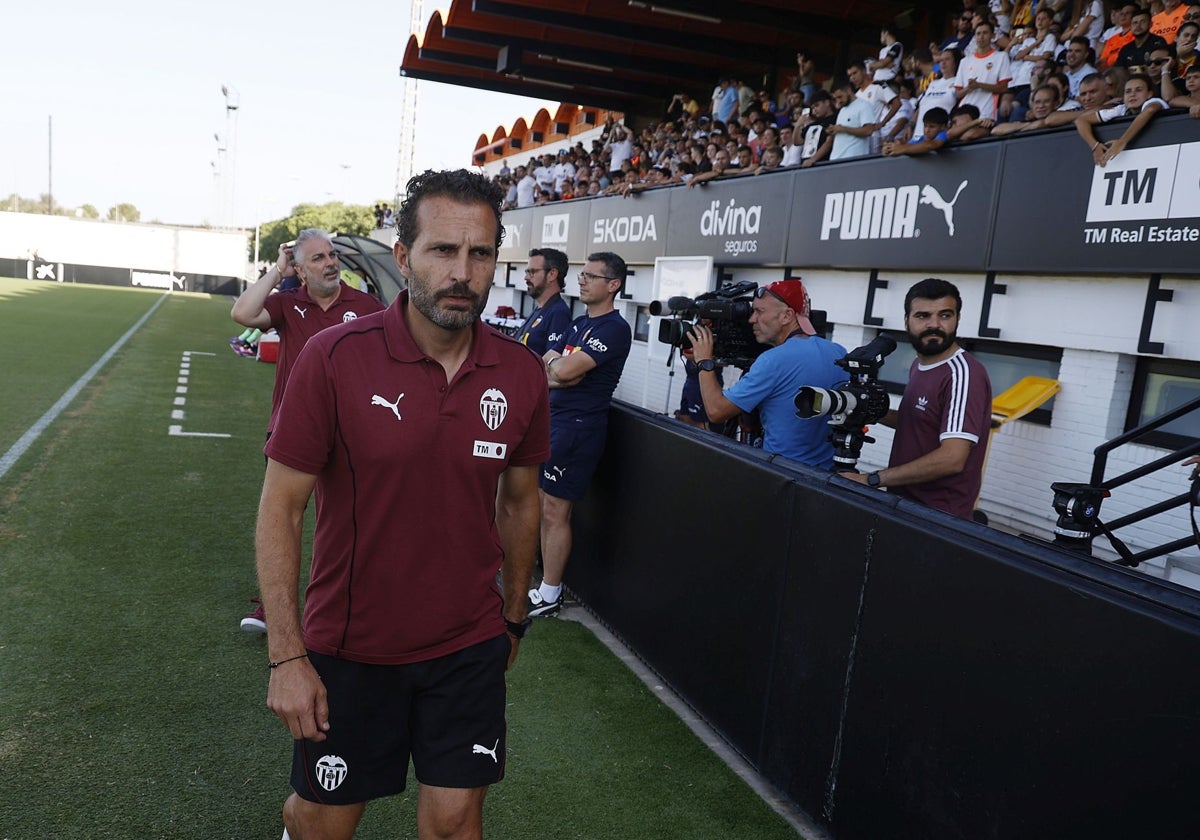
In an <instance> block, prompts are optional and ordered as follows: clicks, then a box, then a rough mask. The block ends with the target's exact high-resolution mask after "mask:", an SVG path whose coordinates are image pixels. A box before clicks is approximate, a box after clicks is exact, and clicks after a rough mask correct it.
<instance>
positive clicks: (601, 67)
mask: <svg viewBox="0 0 1200 840" xmlns="http://www.w3.org/2000/svg"><path fill="white" fill-rule="evenodd" d="M961 8H962V6H961V3H953V2H949V0H942V2H935V3H928V4H922V5H921V6H920V7H918V6H917V5H916V4H914V3H912V2H897V0H850V2H814V0H737V2H729V0H721V2H718V1H717V0H646V2H640V0H453V2H452V3H451V4H450V7H449V9H448V10H445V11H443V10H439V11H437V12H435V13H434V15H433V17H432V18H431V20H430V22H429V24H428V26H427V27H426V29H425V33H424V35H423V37H421V38H418V37H416V36H415V35H414V36H411V37H410V38H409V40H408V44H407V47H406V49H405V51H404V59H403V63H402V64H401V67H400V72H401V75H403V76H410V77H413V78H416V79H424V80H429V81H437V82H444V83H447V84H452V85H462V86H465V87H471V88H478V89H483V90H494V91H498V92H503V93H512V94H518V95H522V96H532V97H536V98H540V99H551V100H558V101H561V102H572V103H575V104H579V105H585V106H591V107H598V108H605V109H608V110H614V111H622V112H626V113H633V114H644V115H655V116H656V115H658V114H659V113H661V111H662V109H663V107H664V104H665V103H666V102H667V101H668V100H669V99H670V98H671V96H672V95H673V94H674V93H676V92H678V91H680V90H685V91H688V92H689V93H691V94H692V96H694V97H696V98H697V99H698V100H700V101H701V102H702V104H703V100H704V99H705V98H706V97H707V94H708V92H709V91H710V90H711V89H712V86H713V84H714V83H715V82H716V81H717V79H718V78H719V77H721V76H725V75H730V76H735V77H741V78H743V79H744V80H745V81H746V83H747V84H750V85H751V86H754V87H759V86H763V85H766V86H767V87H768V88H772V87H775V86H776V85H777V84H778V78H777V76H778V74H779V73H781V72H787V71H789V70H793V71H794V68H795V53H796V50H797V49H798V48H802V49H804V50H806V51H807V52H808V53H809V54H810V55H811V56H812V58H813V59H814V60H815V61H816V63H817V67H818V69H819V70H823V71H825V72H826V73H828V72H830V71H832V70H835V69H840V67H841V66H842V65H843V64H844V63H845V61H846V60H848V59H850V58H866V57H869V56H874V55H875V54H876V53H877V51H878V49H879V26H880V25H881V24H883V23H893V24H896V25H897V26H899V28H900V30H901V40H902V41H903V42H904V43H905V44H906V45H911V44H917V43H927V42H928V41H929V40H930V38H931V37H936V38H938V39H940V38H941V37H942V35H943V32H942V30H943V29H944V28H945V26H946V22H947V20H948V17H947V16H948V14H949V13H950V12H951V11H952V10H959V9H961ZM931 33H932V34H931Z"/></svg>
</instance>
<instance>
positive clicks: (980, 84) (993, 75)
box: [955, 22, 1012, 120]
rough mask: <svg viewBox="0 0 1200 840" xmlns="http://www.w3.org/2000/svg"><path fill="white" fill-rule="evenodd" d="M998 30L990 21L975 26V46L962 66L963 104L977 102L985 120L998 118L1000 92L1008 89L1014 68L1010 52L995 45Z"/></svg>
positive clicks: (960, 94) (959, 81)
mask: <svg viewBox="0 0 1200 840" xmlns="http://www.w3.org/2000/svg"><path fill="white" fill-rule="evenodd" d="M993 37H995V30H994V29H993V28H992V25H991V24H990V23H987V22H984V23H980V24H979V25H978V26H976V27H975V46H974V49H973V50H971V52H970V54H969V55H966V56H964V57H963V60H962V63H961V64H960V65H959V66H958V78H957V80H956V82H955V87H956V88H957V90H958V100H959V104H960V105H974V106H975V107H976V108H978V109H979V116H980V118H982V119H990V120H994V119H995V118H996V109H997V105H998V100H999V98H1000V95H1001V94H1002V93H1004V92H1005V91H1006V90H1008V83H1009V81H1011V80H1012V69H1011V66H1010V64H1009V61H1008V54H1007V53H1003V52H1000V51H999V50H997V49H996V48H995V47H994V46H993V45H992V38H993Z"/></svg>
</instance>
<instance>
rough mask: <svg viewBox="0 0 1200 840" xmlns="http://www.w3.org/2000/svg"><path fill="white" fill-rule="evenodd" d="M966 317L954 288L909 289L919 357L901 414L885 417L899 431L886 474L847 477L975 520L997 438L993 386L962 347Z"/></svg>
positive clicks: (908, 310)
mask: <svg viewBox="0 0 1200 840" xmlns="http://www.w3.org/2000/svg"><path fill="white" fill-rule="evenodd" d="M961 312H962V297H961V296H960V295H959V293H958V289H957V287H955V286H954V284H953V283H948V282H946V281H945V280H940V279H938V278H935V277H927V278H926V279H924V280H922V281H921V282H919V283H917V284H916V285H914V286H913V287H912V288H911V289H909V290H908V294H907V295H906V296H905V298H904V328H905V330H907V331H908V340H909V341H910V342H911V343H912V346H913V347H915V348H916V351H917V357H916V358H915V359H914V360H913V363H912V368H911V370H910V371H909V374H908V384H907V385H906V386H905V387H904V397H903V398H902V399H901V400H900V408H899V409H898V410H896V409H893V410H892V411H889V412H888V414H887V416H886V417H884V418H883V423H884V425H887V426H891V427H893V428H894V429H895V430H896V436H895V437H894V438H893V440H892V454H891V458H890V459H889V460H888V466H887V469H883V470H879V471H877V472H873V473H869V474H864V473H847V474H846V477H847V478H849V479H853V480H854V481H857V482H859V483H860V484H866V485H869V486H871V487H886V488H888V490H889V491H891V492H893V493H896V494H897V495H900V496H904V497H906V498H909V499H913V500H914V501H917V502H920V503H921V504H923V505H928V506H929V507H932V508H937V509H938V510H941V511H945V512H946V513H950V514H953V515H954V516H960V517H962V518H964V519H971V518H972V517H973V515H974V511H975V501H976V500H977V499H978V498H979V488H980V486H981V485H982V483H983V462H984V459H985V458H986V457H987V440H988V435H989V434H991V423H992V383H991V380H989V379H988V374H987V370H986V369H985V368H984V366H983V364H982V363H980V362H979V360H978V359H976V358H975V357H973V356H972V355H971V354H970V353H968V352H967V351H966V350H964V349H962V347H960V346H959V345H958V320H959V315H960V313H961Z"/></svg>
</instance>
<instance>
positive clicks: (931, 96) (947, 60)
mask: <svg viewBox="0 0 1200 840" xmlns="http://www.w3.org/2000/svg"><path fill="white" fill-rule="evenodd" d="M961 58H962V55H961V54H960V53H959V52H958V50H943V51H942V52H941V54H940V55H939V56H938V64H939V67H940V69H941V73H942V75H941V78H938V79H934V80H933V81H932V82H930V83H929V87H927V88H925V92H924V93H923V94H921V99H920V100H919V101H918V103H917V118H916V120H915V121H914V122H915V123H916V125H920V126H923V125H925V115H926V114H927V113H929V110H930V109H931V108H941V109H942V110H943V111H945V112H946V113H947V114H949V113H950V112H951V111H953V110H954V108H955V107H956V106H957V105H958V93H957V91H956V90H955V88H954V81H955V77H956V76H957V75H958V62H959V59H961Z"/></svg>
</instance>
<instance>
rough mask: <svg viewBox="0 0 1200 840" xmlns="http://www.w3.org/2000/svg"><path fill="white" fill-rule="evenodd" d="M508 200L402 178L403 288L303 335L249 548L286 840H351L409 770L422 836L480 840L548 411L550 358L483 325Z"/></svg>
mask: <svg viewBox="0 0 1200 840" xmlns="http://www.w3.org/2000/svg"><path fill="white" fill-rule="evenodd" d="M502 198H503V191H502V189H501V188H500V187H499V186H498V185H496V184H495V183H494V182H492V181H490V180H488V179H487V178H485V177H484V176H482V175H480V174H478V173H474V172H469V171H466V170H458V171H455V172H426V173H424V174H422V175H419V176H417V177H415V178H413V179H412V180H411V181H409V183H408V199H407V200H406V201H405V203H404V205H403V206H402V207H401V209H400V213H399V215H398V216H397V220H396V233H397V238H398V241H397V244H396V246H395V257H396V263H397V265H398V266H399V268H400V271H401V273H402V274H403V275H404V276H405V278H406V279H407V280H408V285H409V289H408V291H407V292H406V293H403V294H401V295H400V296H399V297H398V298H397V299H396V300H395V301H394V302H393V303H392V305H391V306H390V307H389V308H388V309H387V310H385V311H384V312H380V313H376V314H374V315H369V316H366V317H364V318H359V319H357V320H355V321H351V322H349V323H345V324H341V325H339V326H335V327H332V328H330V329H328V330H326V331H324V332H322V333H320V334H318V335H317V336H315V337H313V338H312V339H311V340H310V341H309V343H308V345H307V346H306V347H305V348H304V351H303V352H302V353H301V354H300V358H299V359H298V360H297V361H296V366H295V368H294V369H293V371H292V376H291V379H290V380H289V381H288V387H287V390H286V392H285V393H284V397H283V403H282V405H281V406H280V408H279V416H278V422H277V424H276V427H275V431H274V433H273V434H272V435H271V438H270V439H269V440H268V442H267V445H266V448H265V451H266V454H267V457H268V459H269V461H268V465H267V474H266V479H265V482H264V485H263V494H262V501H261V504H260V507H259V516H258V532H257V537H256V543H257V549H258V571H259V583H260V586H261V589H262V596H263V603H264V606H265V608H266V616H267V626H268V628H269V631H270V632H269V634H268V645H269V654H270V660H271V661H270V663H269V667H270V669H271V670H270V674H271V678H270V685H269V688H268V692H267V705H268V707H269V708H270V709H271V710H272V711H273V712H274V713H275V714H276V715H277V716H278V717H279V718H280V720H282V721H283V722H284V723H285V724H286V726H287V728H288V730H289V731H290V732H291V734H292V737H293V738H294V739H295V746H294V752H293V762H292V787H293V789H294V790H295V793H294V794H293V795H292V796H291V797H289V798H288V800H287V802H286V803H285V804H284V807H283V818H284V825H285V826H286V830H285V835H284V836H285V837H287V836H288V832H291V834H292V835H293V836H295V837H297V838H304V837H322V838H349V837H351V836H353V834H354V831H355V828H356V827H357V825H358V821H359V819H360V818H361V816H362V813H363V811H364V809H365V808H366V803H367V801H369V800H371V799H375V798H379V797H382V796H388V795H392V794H395V793H399V792H400V791H402V790H404V786H405V777H406V774H407V771H408V763H409V760H410V759H411V760H412V763H413V766H414V768H415V771H416V777H417V779H418V781H419V782H420V791H419V793H418V797H417V826H418V833H419V836H420V837H421V838H432V837H451V836H453V837H462V838H477V837H481V836H482V823H483V800H484V796H485V794H486V792H487V789H488V786H489V785H490V784H492V783H494V782H497V781H499V780H500V779H501V778H502V777H503V775H504V756H505V721H504V705H505V685H504V672H505V669H506V668H507V667H509V666H511V664H512V662H513V661H514V659H515V658H516V653H517V647H518V642H519V640H520V638H521V637H522V636H523V635H524V633H525V630H526V629H527V627H528V626H529V621H528V619H527V618H526V614H525V595H526V591H527V589H528V587H529V578H530V574H531V572H532V569H533V563H534V557H535V553H536V550H537V541H538V525H539V517H540V503H539V498H538V471H539V465H540V464H541V462H542V461H544V460H545V459H546V458H547V457H548V456H549V454H550V447H549V427H550V412H549V394H548V389H547V385H546V374H545V369H544V366H543V364H542V362H541V360H540V359H539V358H538V357H537V356H536V355H535V354H534V353H533V352H532V351H530V350H529V349H528V348H527V347H525V346H523V345H521V344H520V343H518V342H516V341H514V340H513V339H511V338H509V337H507V336H504V335H502V334H500V333H499V332H497V331H495V330H493V329H491V328H490V327H488V326H486V325H484V324H483V323H482V322H481V321H480V320H479V314H480V313H481V312H482V311H483V309H484V307H485V306H486V304H487V298H488V292H489V290H490V288H491V284H492V278H493V275H494V272H495V267H496V255H497V252H498V250H499V247H500V243H501V240H502V238H503V233H504V229H503V227H502V225H501V222H500V203H501V200H502ZM314 490H315V491H316V498H317V524H316V534H315V538H314V543H313V561H312V570H311V574H310V579H309V584H308V588H307V590H306V594H305V607H304V620H303V627H301V622H300V620H299V616H298V601H299V599H298V593H297V588H298V584H299V575H300V533H301V526H302V522H303V516H304V508H305V506H306V504H307V502H308V498H309V495H310V494H311V493H312V492H313V491H314ZM497 570H499V571H500V572H501V580H502V581H503V585H502V588H501V586H498V585H497V582H496V572H497Z"/></svg>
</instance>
